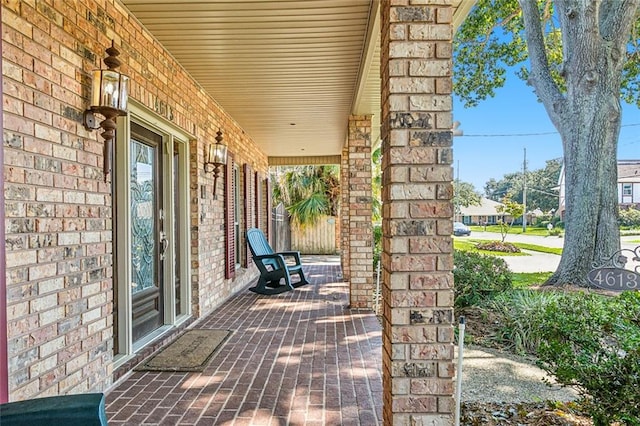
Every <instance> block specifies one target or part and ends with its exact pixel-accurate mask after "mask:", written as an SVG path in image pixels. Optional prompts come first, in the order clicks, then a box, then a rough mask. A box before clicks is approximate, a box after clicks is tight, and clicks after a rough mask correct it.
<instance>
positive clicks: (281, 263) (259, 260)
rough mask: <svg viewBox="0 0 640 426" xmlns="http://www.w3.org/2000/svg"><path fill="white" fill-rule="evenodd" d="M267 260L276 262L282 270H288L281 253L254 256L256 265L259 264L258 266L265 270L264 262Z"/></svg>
mask: <svg viewBox="0 0 640 426" xmlns="http://www.w3.org/2000/svg"><path fill="white" fill-rule="evenodd" d="M265 259H273V260H275V261H276V263H277V264H278V266H279V267H280V268H283V269H286V266H287V263H286V262H285V261H284V257H282V255H281V254H279V253H273V254H261V255H259V256H253V261H254V262H255V263H256V265H258V264H259V265H258V266H262V267H263V268H264V264H263V262H262V261H263V260H265Z"/></svg>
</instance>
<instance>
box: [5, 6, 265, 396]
mask: <svg viewBox="0 0 640 426" xmlns="http://www.w3.org/2000/svg"><path fill="white" fill-rule="evenodd" d="M2 7H3V10H2V17H3V34H2V38H3V75H4V99H3V112H4V135H3V140H4V157H5V164H4V166H5V168H4V172H5V179H6V183H5V186H6V191H5V205H6V222H5V231H6V250H7V265H6V266H7V271H6V274H7V293H8V294H7V316H8V344H9V391H10V399H11V400H20V399H25V398H31V397H36V396H46V395H54V394H64V393H74V392H83V391H89V390H101V389H105V388H106V387H107V386H108V385H109V384H110V382H111V374H112V368H113V367H112V364H113V356H114V354H113V335H114V330H113V316H112V314H113V294H114V293H113V281H112V276H113V270H112V262H113V258H112V241H113V235H112V205H113V201H112V199H111V184H110V182H107V183H105V182H104V181H103V174H102V161H103V154H102V146H103V144H102V139H101V138H100V136H99V134H98V132H90V131H87V130H85V129H84V127H83V126H82V124H81V121H82V112H83V110H84V109H85V108H86V107H87V106H88V96H89V90H90V89H89V83H90V78H89V72H90V71H91V70H92V69H95V68H98V67H100V62H101V60H102V59H103V57H104V55H105V54H104V49H105V48H106V47H107V46H109V45H110V44H111V40H112V39H114V40H115V45H116V47H117V48H118V49H119V50H120V51H121V56H120V59H121V61H122V62H123V65H122V67H121V71H122V72H124V73H126V74H128V75H129V76H130V77H131V85H130V97H131V98H132V99H135V100H137V101H139V102H140V103H142V104H143V105H145V106H146V107H147V108H149V109H150V110H152V111H155V113H156V114H157V115H158V116H160V117H162V118H164V119H166V120H168V121H170V122H172V123H173V124H174V125H176V126H178V127H180V128H181V129H183V130H184V131H185V132H187V133H189V134H192V135H193V137H194V140H193V141H192V142H191V143H190V163H191V170H190V179H191V187H190V200H192V201H191V203H192V204H191V229H192V235H191V237H192V247H191V250H192V253H191V254H192V257H191V264H190V265H185V266H186V267H190V269H191V286H192V292H193V303H192V305H193V306H192V307H193V311H194V313H195V315H204V314H206V313H208V312H210V311H211V310H212V309H213V308H215V307H216V306H218V305H219V304H220V303H222V302H223V301H224V299H225V298H226V297H227V296H228V295H230V294H232V293H233V292H235V291H238V289H239V288H241V287H242V286H243V285H244V284H245V283H246V282H248V280H250V279H251V278H252V277H253V276H255V271H254V270H253V269H249V270H243V271H240V273H239V274H238V279H236V280H235V281H233V282H231V281H227V280H224V246H223V239H224V231H223V224H224V222H223V207H222V206H223V205H222V202H223V201H222V180H221V179H220V180H219V182H218V191H217V192H218V197H217V198H214V197H213V196H212V195H210V194H211V191H212V186H213V177H212V175H211V174H205V172H204V170H203V166H202V165H203V161H204V153H205V143H206V142H212V141H214V137H215V133H216V131H217V130H218V128H221V129H222V130H223V133H224V140H225V143H227V144H228V145H229V150H230V151H231V152H233V153H234V154H235V158H236V161H237V162H238V163H239V164H243V163H245V162H250V163H251V164H252V167H253V170H258V171H260V172H265V171H266V169H267V158H266V157H265V155H264V153H263V152H262V151H261V150H260V149H259V148H258V147H257V146H256V144H255V143H253V142H252V141H251V140H250V138H249V137H248V136H247V135H245V134H244V132H243V131H242V129H241V128H240V127H239V126H238V125H237V123H235V122H234V120H233V119H232V117H230V116H229V115H228V114H226V113H225V112H224V111H222V110H221V109H220V107H219V106H218V104H217V103H216V102H215V101H214V100H213V99H212V98H210V97H209V96H207V95H206V94H205V93H204V91H203V90H202V89H201V88H200V87H199V86H198V85H197V84H195V82H194V81H192V80H191V78H190V77H189V76H188V75H187V73H186V72H185V71H184V70H183V69H182V68H181V67H180V66H179V65H178V64H177V63H176V62H175V61H174V60H173V59H172V57H171V56H170V55H169V54H168V53H167V52H166V51H165V50H164V49H163V48H162V47H161V46H160V45H159V44H158V42H156V41H155V40H154V39H153V37H151V35H150V34H149V33H148V32H146V31H145V30H144V28H142V27H141V25H140V24H139V23H138V22H137V21H136V20H135V19H134V18H133V17H130V16H129V15H128V13H127V11H126V9H124V8H123V7H122V6H121V5H120V4H119V3H118V2H117V1H109V0H101V1H91V0H87V1H83V2H67V1H54V2H26V1H17V0H9V1H5V2H3V6H2ZM201 186H204V188H205V191H204V193H205V194H206V195H205V197H204V198H202V197H201V195H202V193H201V191H200V187H201Z"/></svg>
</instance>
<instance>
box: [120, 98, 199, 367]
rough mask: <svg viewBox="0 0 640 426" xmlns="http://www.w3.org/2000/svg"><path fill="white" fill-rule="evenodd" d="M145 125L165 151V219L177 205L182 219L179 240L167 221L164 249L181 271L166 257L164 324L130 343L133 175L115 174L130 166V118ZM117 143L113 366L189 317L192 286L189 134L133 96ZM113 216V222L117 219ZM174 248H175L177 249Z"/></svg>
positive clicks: (163, 166)
mask: <svg viewBox="0 0 640 426" xmlns="http://www.w3.org/2000/svg"><path fill="white" fill-rule="evenodd" d="M132 120H133V121H135V122H136V123H138V124H140V125H143V126H145V127H147V128H149V129H150V130H153V131H154V132H157V133H159V134H161V135H162V136H163V142H162V143H163V144H164V147H163V150H162V151H163V154H162V158H161V160H160V161H161V162H162V170H163V171H164V173H163V175H162V176H161V179H162V187H163V200H164V206H163V210H164V213H165V224H168V223H173V220H174V218H175V217H176V213H177V212H176V210H175V209H179V210H180V211H179V214H178V217H179V218H181V221H180V223H179V224H178V227H179V233H180V235H181V239H180V241H178V244H177V245H176V244H174V243H173V242H174V241H175V231H174V227H173V226H165V232H166V235H167V239H168V240H169V241H170V243H169V246H168V248H167V251H166V258H167V259H174V258H175V256H179V257H180V265H181V270H180V271H175V270H174V269H175V268H174V263H175V262H173V261H166V262H164V268H163V274H164V286H163V297H164V325H163V326H161V327H160V328H158V329H157V330H155V331H153V332H151V333H149V334H148V335H147V336H145V337H144V338H142V339H140V340H139V341H138V342H136V343H135V344H134V342H133V336H132V320H131V310H132V303H131V300H132V298H131V291H130V283H131V249H130V247H131V216H130V206H131V193H130V189H129V188H130V184H131V178H130V175H129V173H123V172H120V173H118V171H119V170H128V166H129V162H130V160H131V148H130V139H131V124H130V123H131V121H132ZM116 139H117V141H116V143H117V145H116V146H117V147H118V149H117V150H116V153H115V164H114V168H115V171H114V175H115V173H118V178H117V179H116V182H115V194H116V199H115V200H114V230H115V231H114V232H117V235H116V236H115V246H114V253H113V256H114V265H116V264H117V267H115V268H114V270H113V271H114V272H113V273H114V293H115V294H114V302H115V303H116V304H117V312H116V313H115V314H116V315H117V317H116V318H115V319H116V321H114V324H115V325H114V338H115V339H117V348H118V352H117V353H116V354H114V355H115V359H114V363H115V368H118V367H119V366H120V365H122V364H124V363H125V362H126V361H127V360H128V359H129V358H131V357H132V356H133V355H134V354H135V353H136V352H137V351H139V350H140V349H142V348H143V347H145V346H146V345H148V344H149V343H150V342H152V341H153V340H155V339H157V338H158V337H160V336H161V335H162V334H164V333H166V332H167V331H168V330H170V329H171V328H172V327H175V326H179V325H180V324H182V323H183V322H184V321H186V320H188V319H189V318H190V317H191V314H192V312H191V288H190V286H189V285H188V283H189V282H190V281H191V280H190V271H189V268H188V266H189V265H190V264H191V261H190V259H191V241H190V235H191V234H190V231H189V218H190V210H189V209H190V205H189V189H190V186H189V180H190V178H189V143H190V141H191V140H192V139H193V136H192V135H189V134H188V133H186V132H184V130H182V129H180V128H178V127H176V126H175V125H174V124H173V123H170V122H168V121H166V120H164V119H163V118H161V117H159V116H158V115H156V114H155V113H153V112H152V111H150V110H149V109H147V108H146V107H145V106H143V105H142V104H140V103H138V102H136V101H135V100H131V99H130V100H129V115H128V117H127V118H126V119H124V120H118V129H117V132H116ZM174 145H175V146H177V148H178V156H179V160H178V169H179V170H174V165H173V163H174V161H173V152H174V149H173V147H174ZM174 173H177V174H178V185H179V189H180V190H179V191H178V195H179V198H178V199H177V200H178V205H174V200H176V196H175V188H174V185H173V177H174ZM116 218H117V220H118V222H117V226H116V223H115V219H116ZM176 247H177V250H176ZM176 274H179V277H180V282H181V283H182V285H181V287H180V310H181V312H182V314H181V315H176V309H175V294H174V291H175V287H174V282H175V281H174V277H175V276H176Z"/></svg>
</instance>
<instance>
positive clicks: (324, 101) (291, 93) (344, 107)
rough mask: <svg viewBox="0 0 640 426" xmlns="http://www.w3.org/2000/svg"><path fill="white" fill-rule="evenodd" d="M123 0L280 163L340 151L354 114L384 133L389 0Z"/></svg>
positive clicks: (461, 10) (460, 9) (457, 2)
mask: <svg viewBox="0 0 640 426" xmlns="http://www.w3.org/2000/svg"><path fill="white" fill-rule="evenodd" d="M122 2H123V3H124V5H125V6H126V7H127V8H128V9H129V10H130V11H131V13H132V14H133V15H134V16H135V17H136V18H137V19H138V20H140V22H141V23H142V24H143V25H144V26H145V27H146V28H147V29H148V30H149V31H150V32H151V33H152V34H153V35H154V36H155V37H156V38H157V39H158V41H159V42H161V43H162V44H163V45H164V46H165V48H166V49H167V50H168V51H169V52H170V53H171V54H172V55H173V56H174V57H175V58H176V60H177V61H178V62H179V63H180V64H181V65H182V66H183V67H184V68H185V69H186V70H187V71H188V72H189V74H191V76H192V77H193V78H194V79H195V80H196V81H198V83H199V84H200V85H202V87H203V88H204V89H205V90H206V91H207V92H208V93H210V94H211V96H212V97H213V98H214V99H216V101H217V102H218V103H219V104H220V105H222V107H223V108H224V109H225V110H226V111H227V112H228V113H229V114H231V116H232V117H234V118H235V119H236V120H237V121H238V122H239V123H240V125H241V126H242V127H243V128H244V129H245V131H246V132H247V133H249V134H250V135H251V136H252V138H253V139H254V140H255V141H256V142H257V143H258V144H259V145H260V146H261V147H262V149H263V150H264V151H265V152H266V154H267V155H268V156H269V157H273V161H272V162H273V163H276V162H278V163H280V164H284V163H287V162H289V163H297V164H301V163H304V162H305V159H304V157H315V159H316V161H313V158H311V159H309V161H310V162H317V161H318V160H319V159H318V158H317V157H326V158H331V156H336V155H340V153H341V150H342V147H343V145H344V143H345V141H346V131H347V124H348V116H349V115H350V114H372V115H374V120H373V122H374V129H373V135H372V137H373V138H374V141H375V140H376V139H377V138H378V137H379V116H380V114H379V113H380V37H379V35H380V27H379V0H277V1H272V0H210V1H207V0H122ZM474 2H475V0H453V4H454V7H455V9H456V10H455V14H454V25H455V26H456V27H457V26H458V25H459V23H461V22H462V20H463V19H464V17H466V15H467V13H468V11H469V9H470V8H471V6H472V5H473V3H474ZM333 158H335V157H333ZM287 159H289V161H288V160H287Z"/></svg>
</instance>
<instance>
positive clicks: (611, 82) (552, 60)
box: [454, 0, 640, 284]
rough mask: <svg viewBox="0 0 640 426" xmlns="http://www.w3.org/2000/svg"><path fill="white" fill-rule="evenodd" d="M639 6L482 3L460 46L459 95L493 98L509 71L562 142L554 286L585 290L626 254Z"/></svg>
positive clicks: (629, 2)
mask: <svg viewBox="0 0 640 426" xmlns="http://www.w3.org/2000/svg"><path fill="white" fill-rule="evenodd" d="M639 4H640V0H555V1H552V0H479V1H478V4H477V5H476V7H475V9H474V10H473V11H472V13H471V15H470V16H469V17H468V18H467V20H466V21H465V23H464V24H463V26H462V27H461V28H460V31H459V32H458V34H457V35H456V40H455V44H456V46H455V49H456V55H455V66H456V70H455V73H454V90H455V91H456V93H457V94H458V95H460V96H461V97H462V99H464V100H465V101H466V103H467V105H476V104H477V103H478V101H479V100H482V99H484V98H486V97H487V96H493V94H494V92H493V89H494V88H495V87H499V86H502V85H503V84H504V81H505V78H506V68H508V67H513V66H516V65H517V64H520V63H524V64H525V65H524V66H523V67H522V68H521V69H520V71H519V74H520V76H521V77H522V78H525V79H526V80H527V82H528V83H529V84H530V85H531V86H532V87H533V89H534V91H535V93H536V95H537V97H538V99H539V100H540V102H542V104H543V105H544V107H545V109H546V111H547V113H548V115H549V118H550V119H551V122H552V123H553V124H554V126H555V127H556V129H557V130H558V132H559V133H560V136H561V138H562V145H563V151H564V165H565V182H566V187H565V188H566V215H565V227H566V230H565V240H564V250H563V254H562V259H561V261H560V265H559V266H558V269H557V270H556V272H555V273H554V274H553V276H552V277H551V278H550V279H549V283H550V284H584V283H585V282H586V275H587V273H588V271H589V270H590V269H591V268H592V267H593V264H594V262H595V263H598V262H600V261H601V260H602V259H604V258H606V257H608V256H610V255H612V254H613V253H614V252H616V251H617V250H618V249H619V248H620V235H619V229H618V223H617V209H618V201H617V200H618V199H617V185H616V182H617V168H616V163H617V161H616V154H617V144H618V136H619V133H620V123H621V105H620V99H621V97H622V98H623V99H625V100H626V101H628V102H633V103H635V104H638V105H640V93H639V92H640V90H638V89H639V85H640V79H639V72H640V65H639V63H640V61H639V60H638V59H639V55H640V53H639V50H638V32H639V30H640V23H639V16H638V9H639Z"/></svg>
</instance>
